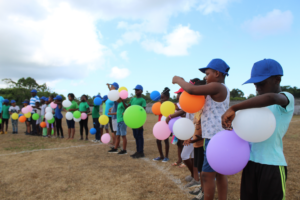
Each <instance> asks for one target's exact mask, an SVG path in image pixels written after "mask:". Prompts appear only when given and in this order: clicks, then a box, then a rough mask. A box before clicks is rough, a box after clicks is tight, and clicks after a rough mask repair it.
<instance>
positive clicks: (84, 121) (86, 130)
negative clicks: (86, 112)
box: [83, 119, 89, 140]
mask: <svg viewBox="0 0 300 200" xmlns="http://www.w3.org/2000/svg"><path fill="white" fill-rule="evenodd" d="M83 124H84V129H85V138H86V140H87V139H88V136H89V129H88V119H85V120H83Z"/></svg>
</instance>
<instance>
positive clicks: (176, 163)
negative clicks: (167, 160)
mask: <svg viewBox="0 0 300 200" xmlns="http://www.w3.org/2000/svg"><path fill="white" fill-rule="evenodd" d="M180 164H181V163H178V162H174V163H173V164H172V166H175V167H176V166H179V165H180Z"/></svg>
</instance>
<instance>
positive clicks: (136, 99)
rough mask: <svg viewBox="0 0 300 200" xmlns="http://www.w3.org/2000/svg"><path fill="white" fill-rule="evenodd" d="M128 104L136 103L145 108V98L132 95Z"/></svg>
mask: <svg viewBox="0 0 300 200" xmlns="http://www.w3.org/2000/svg"><path fill="white" fill-rule="evenodd" d="M129 104H130V105H132V106H134V105H138V106H142V107H143V108H145V107H146V100H145V99H143V98H142V97H141V98H136V97H134V98H132V99H131V100H130V103H129Z"/></svg>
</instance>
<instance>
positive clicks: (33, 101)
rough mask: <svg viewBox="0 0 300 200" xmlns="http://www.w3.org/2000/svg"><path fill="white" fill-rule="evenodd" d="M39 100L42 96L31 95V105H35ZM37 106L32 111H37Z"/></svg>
mask: <svg viewBox="0 0 300 200" xmlns="http://www.w3.org/2000/svg"><path fill="white" fill-rule="evenodd" d="M37 100H40V98H39V97H38V96H35V97H31V98H30V103H29V105H30V106H35V102H36V101H37ZM35 110H36V109H35V108H34V109H33V110H32V111H31V113H35Z"/></svg>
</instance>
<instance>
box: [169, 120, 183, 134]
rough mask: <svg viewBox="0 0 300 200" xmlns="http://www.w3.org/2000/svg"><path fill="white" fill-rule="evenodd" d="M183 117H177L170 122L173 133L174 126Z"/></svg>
mask: <svg viewBox="0 0 300 200" xmlns="http://www.w3.org/2000/svg"><path fill="white" fill-rule="evenodd" d="M180 118H181V117H175V118H172V119H171V120H170V121H169V129H170V130H171V133H173V126H174V123H175V122H176V121H177V120H178V119H180Z"/></svg>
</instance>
